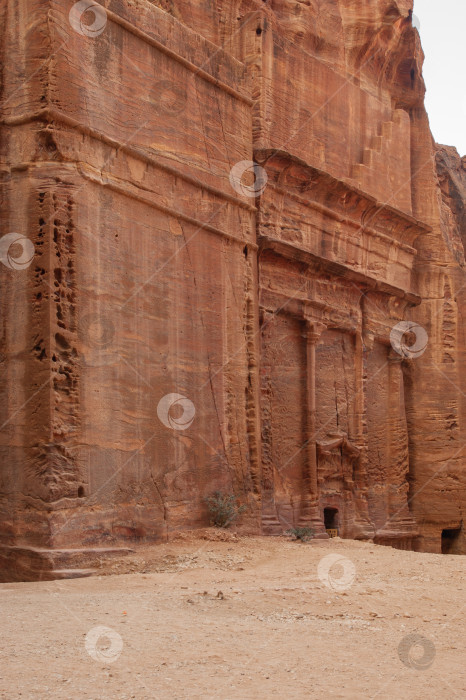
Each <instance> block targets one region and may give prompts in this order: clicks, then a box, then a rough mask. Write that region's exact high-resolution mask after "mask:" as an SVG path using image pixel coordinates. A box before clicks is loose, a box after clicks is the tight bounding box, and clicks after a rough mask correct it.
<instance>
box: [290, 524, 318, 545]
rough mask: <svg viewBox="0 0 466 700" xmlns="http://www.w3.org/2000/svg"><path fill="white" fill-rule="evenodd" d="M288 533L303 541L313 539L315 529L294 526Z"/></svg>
mask: <svg viewBox="0 0 466 700" xmlns="http://www.w3.org/2000/svg"><path fill="white" fill-rule="evenodd" d="M285 534H287V535H292V536H293V537H294V538H295V540H301V542H307V541H308V540H311V539H312V536H313V534H314V530H313V529H312V527H292V528H290V529H289V530H287V531H286V533H285Z"/></svg>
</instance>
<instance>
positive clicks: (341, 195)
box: [255, 149, 432, 254]
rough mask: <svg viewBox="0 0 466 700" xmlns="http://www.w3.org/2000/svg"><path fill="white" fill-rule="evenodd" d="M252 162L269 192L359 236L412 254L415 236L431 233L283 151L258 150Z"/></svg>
mask: <svg viewBox="0 0 466 700" xmlns="http://www.w3.org/2000/svg"><path fill="white" fill-rule="evenodd" d="M255 160H256V161H257V162H258V163H260V164H261V165H262V167H264V168H265V169H266V171H267V175H268V178H269V186H270V187H271V188H276V189H279V190H281V191H282V192H283V193H284V194H286V195H287V196H290V197H292V198H295V199H298V200H299V201H300V202H302V203H303V204H304V205H306V206H309V207H311V208H314V209H318V210H319V211H320V212H321V213H323V214H325V215H326V216H328V217H330V218H332V219H335V220H337V221H339V222H343V223H347V224H348V225H350V226H352V227H353V228H356V229H358V230H360V231H361V233H368V234H371V235H375V236H379V237H382V238H388V239H389V240H390V241H391V242H393V243H397V244H398V245H399V246H400V247H402V248H405V249H406V251H407V252H411V253H413V254H414V253H415V249H414V248H412V244H413V242H414V240H415V239H416V238H417V236H419V235H421V234H425V233H429V232H430V231H432V229H431V227H430V226H428V225H427V224H424V223H423V222H421V221H418V220H417V219H415V218H414V217H413V216H411V215H409V214H407V213H406V212H403V211H401V210H400V209H396V208H395V207H392V206H391V205H390V204H388V203H383V202H378V201H377V200H376V199H375V197H372V196H371V195H370V194H368V193H367V192H363V191H362V190H360V189H358V188H357V187H355V186H354V184H353V183H350V182H349V181H348V180H345V179H337V178H335V177H334V176H333V175H330V174H329V173H327V172H325V171H323V170H320V169H319V168H316V167H315V166H312V165H309V164H308V163H306V162H304V161H302V160H301V159H299V158H297V157H295V156H292V155H291V154H289V153H288V152H286V151H278V150H273V149H263V150H258V151H256V152H255Z"/></svg>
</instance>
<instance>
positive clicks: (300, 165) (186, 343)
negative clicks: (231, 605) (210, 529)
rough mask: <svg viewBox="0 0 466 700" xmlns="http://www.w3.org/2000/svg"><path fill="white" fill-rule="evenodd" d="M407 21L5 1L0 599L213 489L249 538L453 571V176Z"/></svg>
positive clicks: (407, 14)
mask: <svg viewBox="0 0 466 700" xmlns="http://www.w3.org/2000/svg"><path fill="white" fill-rule="evenodd" d="M91 4H93V6H94V10H93V11H92V10H89V9H87V11H86V8H88V7H89V6H90V5H91ZM411 13H412V2H410V1H409V0H403V1H401V0H398V1H395V0H378V2H373V1H369V0H351V1H350V0H312V1H311V2H294V1H290V0H276V1H275V0H274V1H273V2H271V1H270V0H266V2H263V1H261V2H256V1H255V0H242V1H241V2H240V1H239V0H235V1H234V2H231V1H229V2H226V0H219V1H218V2H217V3H213V2H212V1H211V0H201V1H199V2H198V1H194V0H193V1H192V2H185V0H157V1H156V2H149V1H148V0H107V2H103V3H102V4H101V5H97V4H96V3H87V4H86V3H82V2H80V3H76V4H73V3H72V2H70V3H65V4H63V3H61V2H58V0H22V1H21V2H20V3H17V2H14V1H13V0H1V2H0V14H1V19H2V27H3V30H2V31H3V41H2V48H1V51H2V66H3V69H2V71H3V74H2V82H1V85H2V88H1V90H2V93H1V120H2V121H1V135H2V138H1V143H0V159H1V169H0V175H1V198H0V205H1V210H0V222H1V235H2V237H1V239H0V257H1V261H2V262H1V265H0V267H1V269H0V284H1V300H0V308H1V321H2V325H1V334H2V335H1V342H2V354H1V356H0V373H1V381H2V388H3V389H2V390H3V397H4V398H3V401H2V404H1V407H0V458H1V471H0V520H1V527H0V537H1V541H0V544H1V550H0V556H1V557H2V558H3V560H4V562H5V566H4V569H5V573H4V578H10V579H14V578H19V579H20V578H40V577H41V576H43V577H44V578H50V577H53V576H55V575H56V576H61V575H67V574H66V573H65V574H60V573H59V572H60V571H62V572H63V570H64V571H65V572H69V571H70V567H71V569H72V568H73V567H74V568H81V569H86V568H88V564H89V562H91V561H92V560H93V559H95V558H96V557H97V556H99V552H102V551H105V552H106V555H110V554H111V553H112V552H116V553H118V552H120V551H121V548H122V547H123V548H124V547H128V546H131V547H132V546H134V545H135V543H137V542H143V541H159V540H162V539H166V538H167V537H168V536H169V535H170V533H172V532H174V531H176V530H180V529H183V528H186V527H190V528H192V527H198V526H205V525H206V524H207V523H208V520H209V515H208V512H207V507H206V503H205V500H204V499H205V497H206V496H207V495H209V494H211V493H212V492H213V491H215V490H220V491H224V492H234V493H235V494H236V495H237V496H238V499H239V501H240V502H241V503H244V504H245V505H246V506H247V511H246V512H245V513H244V514H243V515H242V516H241V521H240V524H241V527H242V528H243V529H245V530H248V531H251V532H261V531H262V532H266V533H275V532H281V531H282V530H283V529H287V528H288V527H290V526H293V525H297V524H303V525H312V526H313V527H314V528H315V530H316V534H317V535H319V536H322V537H324V536H326V529H338V531H339V534H340V535H341V536H343V537H348V538H359V539H374V540H375V541H376V542H378V543H383V544H392V545H393V546H396V547H399V548H407V549H409V548H414V549H417V550H419V551H432V552H440V551H442V548H443V550H444V551H447V550H448V551H454V552H462V553H466V540H465V536H464V531H463V518H464V510H465V495H466V472H465V469H464V466H463V465H464V457H463V454H464V453H463V449H464V446H465V445H466V443H465V439H466V432H465V431H466V422H465V416H466V402H465V398H464V397H465V396H466V392H465V390H466V381H465V379H464V377H465V376H466V373H465V371H464V370H465V369H466V367H465V364H466V358H465V352H464V348H465V347H466V337H465V335H464V334H465V331H464V327H465V325H464V323H463V322H462V321H463V318H462V317H463V314H464V311H463V310H464V309H465V308H466V299H465V291H464V287H465V282H466V279H465V276H464V241H465V239H466V229H465V225H466V222H465V204H464V202H465V198H466V189H465V175H466V173H465V170H464V160H463V161H462V160H461V159H460V158H459V156H458V154H456V152H455V151H454V149H450V148H446V147H436V146H435V144H434V143H433V141H432V137H431V133H430V130H429V124H428V119H427V115H426V112H425V109H424V104H423V98H424V90H425V88H424V83H423V80H422V61H423V53H422V49H421V46H420V40H419V35H418V33H417V30H416V29H415V28H414V27H413V26H412V19H411ZM252 161H254V162H255V163H257V164H259V166H260V167H258V166H256V175H257V176H258V177H257V179H256V182H255V183H253V182H252V180H248V179H247V178H248V175H247V174H245V176H244V178H243V179H242V180H241V179H240V177H239V175H238V173H239V174H241V168H242V166H241V164H242V163H243V162H245V164H244V167H243V168H242V169H243V170H244V168H247V164H248V163H250V162H252ZM249 175H251V173H249ZM14 233H15V234H16V237H15V236H13V235H10V234H14ZM21 237H23V238H22V243H21V240H20V239H21ZM31 246H33V248H32V249H31ZM400 324H401V325H400ZM442 533H443V536H442ZM70 551H72V552H74V554H70V553H69V552H70ZM63 552H66V553H67V554H66V556H65V555H63ZM63 557H64V558H63ZM65 559H66V561H67V562H68V563H67V564H66V566H65V565H64V564H63V562H64V560H65Z"/></svg>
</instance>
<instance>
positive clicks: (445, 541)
mask: <svg viewBox="0 0 466 700" xmlns="http://www.w3.org/2000/svg"><path fill="white" fill-rule="evenodd" d="M460 533H461V528H460V527H458V528H456V529H452V530H442V554H455V553H456V545H457V544H458V540H459V537H460Z"/></svg>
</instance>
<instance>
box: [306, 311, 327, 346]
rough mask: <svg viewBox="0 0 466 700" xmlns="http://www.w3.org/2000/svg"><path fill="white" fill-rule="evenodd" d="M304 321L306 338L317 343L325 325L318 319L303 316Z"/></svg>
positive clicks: (325, 327)
mask: <svg viewBox="0 0 466 700" xmlns="http://www.w3.org/2000/svg"><path fill="white" fill-rule="evenodd" d="M304 323H305V336H306V338H307V340H308V341H309V342H310V343H312V344H314V345H315V344H317V343H318V342H319V339H320V336H321V335H322V333H323V332H324V331H325V330H326V329H327V326H326V325H325V324H324V323H321V322H320V321H316V320H315V319H312V318H308V317H307V316H305V317H304Z"/></svg>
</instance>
